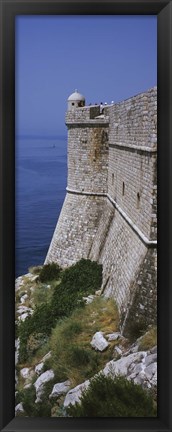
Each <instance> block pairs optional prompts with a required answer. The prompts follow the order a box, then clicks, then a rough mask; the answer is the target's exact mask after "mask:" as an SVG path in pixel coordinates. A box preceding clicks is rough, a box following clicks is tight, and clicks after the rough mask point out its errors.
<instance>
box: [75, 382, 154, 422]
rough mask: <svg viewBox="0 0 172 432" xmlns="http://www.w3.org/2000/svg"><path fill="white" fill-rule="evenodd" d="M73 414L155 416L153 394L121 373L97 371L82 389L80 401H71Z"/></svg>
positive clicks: (91, 415) (78, 415)
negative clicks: (111, 374) (104, 373)
mask: <svg viewBox="0 0 172 432" xmlns="http://www.w3.org/2000/svg"><path fill="white" fill-rule="evenodd" d="M67 414H68V415H69V416H72V417H155V416H156V409H155V407H154V401H153V398H152V396H151V395H150V394H149V393H148V391H147V390H144V389H143V388H142V387H141V386H140V385H136V384H134V383H133V382H132V381H128V380H127V379H126V378H124V377H122V376H117V377H115V378H112V377H110V376H107V377H106V376H104V375H103V374H100V375H98V376H97V377H96V378H94V379H93V380H92V381H91V383H90V386H89V388H88V389H87V390H86V391H85V392H84V393H83V395H82V397H81V401H80V403H76V404H75V405H70V407H68V408H67Z"/></svg>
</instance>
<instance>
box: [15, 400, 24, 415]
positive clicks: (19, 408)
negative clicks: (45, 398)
mask: <svg viewBox="0 0 172 432" xmlns="http://www.w3.org/2000/svg"><path fill="white" fill-rule="evenodd" d="M15 413H16V414H19V413H24V408H23V404H22V403H21V402H20V403H19V404H18V405H16V407H15Z"/></svg>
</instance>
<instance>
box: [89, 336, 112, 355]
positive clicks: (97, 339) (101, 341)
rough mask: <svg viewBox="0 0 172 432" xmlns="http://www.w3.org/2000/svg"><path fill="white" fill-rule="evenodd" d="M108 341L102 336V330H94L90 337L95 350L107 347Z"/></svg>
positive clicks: (103, 349)
mask: <svg viewBox="0 0 172 432" xmlns="http://www.w3.org/2000/svg"><path fill="white" fill-rule="evenodd" d="M108 345H109V343H108V341H107V340H106V339H105V338H104V336H103V333H102V332H96V333H95V334H94V336H93V338H92V341H91V346H92V347H93V348H94V349H95V350H96V351H101V352H102V351H105V349H106V348H107V347H108Z"/></svg>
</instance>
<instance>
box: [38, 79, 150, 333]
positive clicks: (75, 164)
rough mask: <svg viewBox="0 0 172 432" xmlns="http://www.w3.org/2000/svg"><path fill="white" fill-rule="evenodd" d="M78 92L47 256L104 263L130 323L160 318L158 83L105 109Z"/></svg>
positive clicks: (107, 291)
mask: <svg viewBox="0 0 172 432" xmlns="http://www.w3.org/2000/svg"><path fill="white" fill-rule="evenodd" d="M73 95H74V97H75V103H74V108H73V107H72V105H73V104H72V102H71V99H70V106H71V107H72V109H70V106H69V109H68V111H67V114H66V125H67V127H68V186H67V194H66V198H65V201H64V204H63V208H62V211H61V214H60V217H59V220H58V222H57V226H56V229H55V232H54V235H53V238H52V241H51V244H50V247H49V251H48V254H47V257H46V260H45V262H46V263H48V262H52V261H55V262H58V263H59V264H60V265H61V266H62V267H66V266H69V265H71V264H73V263H75V262H76V261H78V260H79V259H80V258H82V257H84V258H89V259H92V260H96V261H98V262H100V263H102V264H103V284H102V292H103V293H104V295H105V296H107V297H113V298H114V299H115V300H116V302H117V304H118V307H119V310H120V312H121V316H122V317H123V322H124V324H125V325H126V328H127V326H128V322H129V320H130V319H131V318H132V317H134V315H137V317H138V320H139V319H142V317H143V314H144V315H145V316H147V317H148V318H147V322H148V323H149V322H150V323H152V322H156V274H157V267H156V254H157V253H156V248H157V91H156V87H154V88H153V89H150V90H149V91H147V92H145V93H142V94H139V95H137V96H134V97H133V98H130V99H128V100H126V101H123V102H120V103H118V104H112V105H105V106H104V107H103V112H102V110H100V108H101V107H100V106H80V105H79V103H78V106H77V93H74V94H73ZM78 95H79V94H78ZM71 104H72V105H71ZM132 319H133V318H132Z"/></svg>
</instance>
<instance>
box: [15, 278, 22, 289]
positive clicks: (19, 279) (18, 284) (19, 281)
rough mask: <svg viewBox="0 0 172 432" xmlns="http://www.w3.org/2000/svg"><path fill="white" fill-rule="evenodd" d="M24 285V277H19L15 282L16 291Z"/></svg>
mask: <svg viewBox="0 0 172 432" xmlns="http://www.w3.org/2000/svg"><path fill="white" fill-rule="evenodd" d="M23 285H24V280H23V276H19V277H18V278H17V279H16V280H15V291H18V290H19V289H20V288H21V287H22V286H23Z"/></svg>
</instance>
